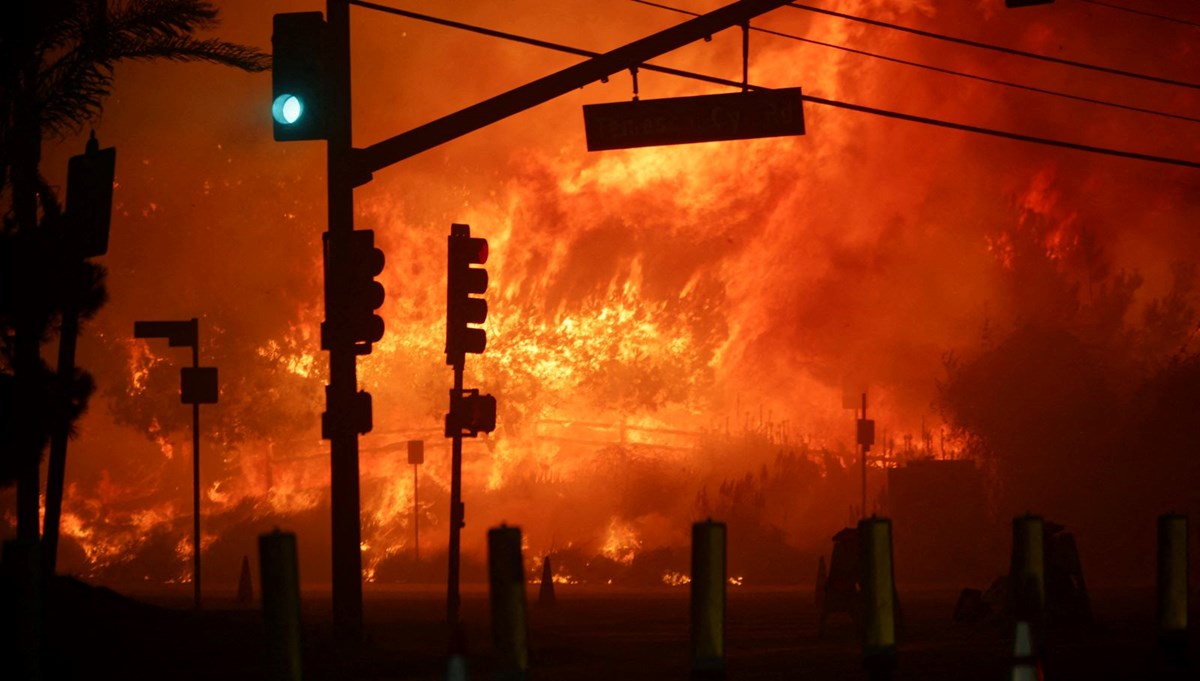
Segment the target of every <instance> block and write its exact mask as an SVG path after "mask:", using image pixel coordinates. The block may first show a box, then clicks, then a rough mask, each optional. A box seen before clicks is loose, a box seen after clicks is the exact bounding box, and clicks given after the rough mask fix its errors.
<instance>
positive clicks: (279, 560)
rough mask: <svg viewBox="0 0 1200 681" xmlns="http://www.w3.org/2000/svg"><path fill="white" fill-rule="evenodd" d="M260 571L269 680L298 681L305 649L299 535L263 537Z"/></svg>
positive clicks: (259, 545)
mask: <svg viewBox="0 0 1200 681" xmlns="http://www.w3.org/2000/svg"><path fill="white" fill-rule="evenodd" d="M258 569H259V574H260V576H261V578H262V580H261V581H262V584H261V585H260V591H261V593H262V605H263V619H264V620H265V621H266V626H267V664H268V667H269V676H268V678H270V679H276V680H278V681H284V680H286V681H298V680H299V679H300V677H301V675H302V673H301V658H302V657H303V647H302V645H301V641H300V571H299V569H298V567H297V565H296V535H295V534H293V533H291V532H280V531H279V530H278V529H276V530H275V531H274V532H271V533H269V534H261V535H259V536H258Z"/></svg>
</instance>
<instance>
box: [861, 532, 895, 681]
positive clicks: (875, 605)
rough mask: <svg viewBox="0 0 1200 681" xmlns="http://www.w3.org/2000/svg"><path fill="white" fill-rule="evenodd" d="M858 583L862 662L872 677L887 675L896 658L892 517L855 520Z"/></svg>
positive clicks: (887, 676)
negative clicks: (856, 523) (861, 630)
mask: <svg viewBox="0 0 1200 681" xmlns="http://www.w3.org/2000/svg"><path fill="white" fill-rule="evenodd" d="M858 557H859V558H858V566H859V579H858V581H859V584H861V585H862V592H861V595H860V597H861V599H862V608H861V612H862V618H863V619H862V622H863V664H864V666H865V667H866V669H867V672H868V676H869V677H870V678H872V679H880V678H890V676H891V671H892V669H893V668H894V666H895V659H896V579H895V572H894V570H893V566H892V521H891V520H888V519H887V518H877V517H875V516H872V517H870V518H865V519H863V520H862V521H860V522H859V523H858Z"/></svg>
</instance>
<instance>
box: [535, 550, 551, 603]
mask: <svg viewBox="0 0 1200 681" xmlns="http://www.w3.org/2000/svg"><path fill="white" fill-rule="evenodd" d="M554 602H555V598H554V571H553V570H551V569H550V556H546V557H545V558H543V559H542V586H541V588H539V589H538V605H543V606H550V605H554Z"/></svg>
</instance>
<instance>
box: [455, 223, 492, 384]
mask: <svg viewBox="0 0 1200 681" xmlns="http://www.w3.org/2000/svg"><path fill="white" fill-rule="evenodd" d="M446 252H447V275H446V364H449V365H452V366H461V365H462V362H463V360H464V359H465V356H466V353H468V352H470V353H475V354H478V353H481V352H483V350H484V348H486V347H487V332H485V331H484V330H483V329H477V328H474V327H472V326H469V325H471V324H482V323H483V322H484V320H486V319H487V312H488V309H487V301H486V300H484V299H483V298H476V297H475V296H474V295H472V294H476V293H483V292H485V291H487V287H488V274H487V270H485V269H483V268H482V267H472V265H482V264H484V263H486V262H487V258H488V242H487V239H479V238H473V237H471V227H470V226H469V225H457V224H456V225H451V226H450V236H449V238H448V239H447V247H446Z"/></svg>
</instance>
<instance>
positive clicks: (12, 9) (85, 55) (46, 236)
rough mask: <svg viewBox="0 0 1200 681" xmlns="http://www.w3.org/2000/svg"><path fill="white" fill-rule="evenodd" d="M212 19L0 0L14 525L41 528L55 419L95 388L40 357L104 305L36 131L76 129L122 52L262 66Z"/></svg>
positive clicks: (161, 6) (5, 368)
mask: <svg viewBox="0 0 1200 681" xmlns="http://www.w3.org/2000/svg"><path fill="white" fill-rule="evenodd" d="M216 25H217V9H216V8H215V7H214V6H213V4H212V3H211V2H205V1H203V0H3V1H2V2H0V201H3V203H2V204H0V206H2V208H0V211H2V212H0V216H2V224H0V414H3V415H4V416H3V418H4V419H5V420H4V421H2V422H0V486H7V485H11V484H13V482H16V484H17V534H18V537H19V538H22V539H31V540H36V539H37V537H38V528H37V523H38V465H39V463H40V461H41V457H42V452H43V450H44V449H45V446H46V443H47V441H48V440H49V438H50V433H51V432H52V431H53V429H54V428H55V426H56V424H57V425H64V422H65V425H68V426H69V425H70V424H73V423H74V421H75V420H76V419H77V418H78V417H79V416H80V415H81V414H82V413H83V411H84V409H85V408H86V406H87V400H88V397H89V395H90V394H91V392H92V389H93V384H92V379H91V377H90V376H89V375H88V374H87V373H86V372H82V371H71V372H67V373H68V375H66V376H59V375H56V374H55V373H54V372H52V371H50V369H49V367H48V366H47V365H46V363H45V362H44V361H43V360H42V359H41V355H40V348H41V345H42V343H44V342H46V341H47V340H49V339H50V338H51V337H52V336H53V335H54V333H55V332H56V330H57V329H58V326H59V325H60V324H61V323H62V320H63V318H64V311H66V310H73V311H74V312H76V313H78V314H79V316H80V317H82V318H84V319H86V318H87V317H88V316H90V315H92V314H94V313H95V312H96V311H97V310H99V308H100V307H101V306H102V305H103V304H104V299H105V292H104V270H103V268H101V267H100V266H98V265H95V264H93V263H90V262H88V261H86V260H84V259H83V258H82V257H79V256H78V255H73V254H72V249H71V248H70V230H69V229H68V226H67V224H66V220H64V219H63V218H64V216H63V211H62V205H61V203H60V201H59V198H58V197H57V196H56V195H55V193H54V191H53V189H52V188H51V187H50V186H49V185H48V184H47V182H46V181H45V179H44V178H43V177H42V176H41V174H40V172H39V170H38V166H39V163H40V160H41V149H42V144H43V141H45V140H61V139H62V138H63V137H65V136H67V135H69V134H74V133H78V132H80V131H82V130H83V128H84V127H85V126H86V125H87V124H88V123H90V122H92V121H93V120H94V119H95V118H96V117H97V116H98V115H99V114H100V112H101V109H102V107H103V103H104V100H105V98H106V97H107V96H108V95H109V93H110V92H111V89H112V80H113V67H114V65H115V64H116V63H117V62H120V61H124V60H150V59H169V60H173V61H206V62H211V63H216V64H223V65H226V66H233V67H235V68H239V69H243V70H246V71H264V70H267V69H269V68H270V56H269V55H267V54H265V53H262V52H260V51H258V50H257V49H255V48H252V47H246V46H242V45H237V44H234V43H229V42H225V41H222V40H218V39H213V38H205V39H202V38H197V37H195V34H196V33H198V32H200V31H204V30H208V29H212V28H214V27H216Z"/></svg>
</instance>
